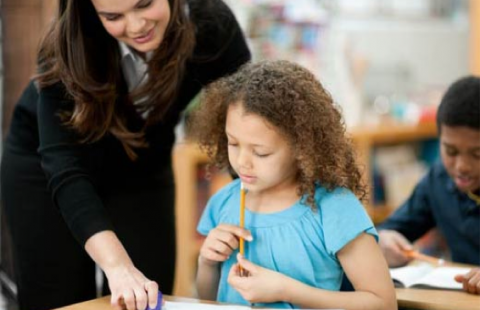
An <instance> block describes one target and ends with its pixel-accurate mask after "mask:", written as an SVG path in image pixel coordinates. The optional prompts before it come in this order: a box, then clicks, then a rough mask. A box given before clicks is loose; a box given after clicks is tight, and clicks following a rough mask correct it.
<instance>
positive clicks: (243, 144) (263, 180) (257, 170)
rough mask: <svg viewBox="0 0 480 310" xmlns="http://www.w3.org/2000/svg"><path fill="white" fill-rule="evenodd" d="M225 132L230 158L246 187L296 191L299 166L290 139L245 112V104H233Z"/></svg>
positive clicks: (263, 121)
mask: <svg viewBox="0 0 480 310" xmlns="http://www.w3.org/2000/svg"><path fill="white" fill-rule="evenodd" d="M226 134H227V138H228V158H229V161H230V164H231V166H232V167H233V169H234V170H235V172H236V173H237V174H238V175H239V177H240V178H241V180H242V182H243V183H244V185H245V187H246V189H247V190H249V191H251V192H271V191H276V190H290V189H292V190H295V191H296V181H295V177H296V173H297V166H296V161H295V159H294V155H293V152H292V149H291V147H290V145H289V143H288V142H287V140H286V139H285V138H284V137H283V136H282V135H280V134H279V132H278V130H276V129H275V128H274V127H273V125H271V124H269V123H267V122H266V121H265V120H264V119H263V118H262V117H260V116H258V115H255V114H245V110H244V108H243V104H242V103H235V104H233V105H230V107H229V108H228V112H227V121H226Z"/></svg>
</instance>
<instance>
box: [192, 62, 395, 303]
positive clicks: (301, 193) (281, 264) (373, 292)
mask: <svg viewBox="0 0 480 310" xmlns="http://www.w3.org/2000/svg"><path fill="white" fill-rule="evenodd" d="M189 127H190V131H191V135H192V137H193V138H194V139H196V140H198V141H199V143H200V145H201V146H202V147H203V148H205V149H206V151H207V152H208V154H209V155H210V156H211V157H212V158H213V159H214V160H215V163H216V164H217V165H218V166H219V167H220V168H225V167H228V166H229V165H230V166H231V168H233V170H234V171H235V172H236V173H237V174H238V176H239V177H240V179H238V180H235V181H233V182H232V183H231V184H229V185H227V186H226V187H225V188H223V189H222V190H221V191H219V192H218V193H217V194H216V195H214V196H213V197H212V198H211V199H210V201H209V203H208V205H207V207H206V209H205V211H204V213H203V215H202V217H201V220H200V223H199V225H198V231H199V232H200V233H201V234H203V235H205V236H207V237H206V240H205V241H204V243H203V246H202V248H201V250H200V256H199V259H198V264H199V266H198V274H197V289H198V293H199V297H200V298H202V299H216V300H218V301H223V302H231V303H243V304H248V303H255V305H256V306H260V307H272V308H342V309H369V310H374V309H384V310H386V309H389V310H390V309H396V308H397V306H396V300H395V291H394V288H393V283H392V280H391V279H390V276H389V272H388V267H387V264H386V262H385V260H384V258H383V256H382V254H381V251H380V249H379V247H378V245H377V243H376V239H377V234H376V231H375V228H374V227H373V224H372V222H371V221H370V219H369V217H368V215H367V214H366V212H365V210H364V208H363V207H362V205H361V204H360V202H359V200H358V199H357V198H356V197H355V194H357V195H358V196H359V197H360V198H362V197H364V195H365V188H364V185H363V184H362V183H361V175H360V171H359V169H358V167H357V165H356V163H355V159H354V158H355V156H354V152H353V149H352V146H351V143H350V142H349V140H348V139H347V138H346V137H345V129H344V125H343V122H342V119H341V115H340V112H339V111H338V110H337V108H336V107H335V106H334V104H333V102H332V98H331V97H330V96H329V95H328V94H327V93H326V91H325V90H324V89H323V87H322V85H321V84H320V83H319V82H318V81H317V80H316V79H315V77H314V76H313V74H311V73H310V72H309V71H307V70H306V69H304V68H302V67H300V66H298V65H295V64H293V63H290V62H287V61H275V62H261V63H257V64H248V65H246V66H244V67H243V68H242V69H241V70H239V71H238V72H237V73H236V74H233V75H231V76H229V77H227V78H223V79H221V80H219V81H217V82H215V83H213V84H212V85H210V86H209V87H208V88H207V90H206V92H205V95H204V98H203V102H202V104H201V106H200V107H199V109H198V110H197V111H195V113H194V115H193V116H192V117H191V120H190V121H189ZM241 183H242V184H243V185H244V186H245V188H246V190H247V191H248V192H247V195H246V202H245V205H246V211H245V212H246V214H245V229H243V228H240V227H239V226H238V225H239V208H240V207H239V206H240V202H239V200H240V186H241ZM239 238H244V239H246V240H248V241H250V242H249V243H247V245H246V250H245V257H242V256H240V255H238V254H237V248H238V245H239V240H238V239H239ZM240 266H241V268H242V269H243V270H244V271H246V273H247V276H242V275H243V274H241V273H240ZM344 274H346V275H347V276H348V278H349V279H350V281H351V282H352V284H353V286H354V288H355V291H354V292H339V289H340V285H341V282H342V278H343V276H344Z"/></svg>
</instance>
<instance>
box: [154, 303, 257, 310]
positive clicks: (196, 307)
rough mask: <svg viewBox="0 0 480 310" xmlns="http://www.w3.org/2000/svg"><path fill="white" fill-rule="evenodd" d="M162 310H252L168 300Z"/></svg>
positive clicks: (241, 307) (249, 309) (240, 307)
mask: <svg viewBox="0 0 480 310" xmlns="http://www.w3.org/2000/svg"><path fill="white" fill-rule="evenodd" d="M162 310H251V308H250V307H243V306H230V305H213V304H212V305H210V304H196V303H189V302H175V301H166V302H165V305H163V307H162Z"/></svg>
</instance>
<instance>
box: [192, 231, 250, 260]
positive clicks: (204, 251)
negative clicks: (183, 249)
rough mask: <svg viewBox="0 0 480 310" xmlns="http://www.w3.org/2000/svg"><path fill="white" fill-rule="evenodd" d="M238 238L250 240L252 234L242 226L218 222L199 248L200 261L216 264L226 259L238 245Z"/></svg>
mask: <svg viewBox="0 0 480 310" xmlns="http://www.w3.org/2000/svg"><path fill="white" fill-rule="evenodd" d="M239 238H244V239H245V240H247V241H252V240H253V238H252V235H251V234H250V232H249V231H248V230H246V229H244V228H240V227H238V226H234V225H227V224H220V225H218V226H217V227H215V228H214V229H212V230H211V231H210V233H209V234H208V236H207V239H205V241H204V242H203V245H202V248H201V249H200V257H199V261H200V263H205V264H207V265H216V264H218V263H219V262H223V261H226V260H227V259H228V258H229V257H230V255H231V254H232V252H233V251H234V250H236V249H237V248H238V246H239Z"/></svg>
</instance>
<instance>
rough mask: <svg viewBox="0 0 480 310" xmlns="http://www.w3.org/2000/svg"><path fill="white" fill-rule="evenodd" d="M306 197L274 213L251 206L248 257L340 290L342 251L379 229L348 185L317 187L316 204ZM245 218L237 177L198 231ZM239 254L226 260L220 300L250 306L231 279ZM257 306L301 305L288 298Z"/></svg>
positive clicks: (207, 211)
mask: <svg viewBox="0 0 480 310" xmlns="http://www.w3.org/2000/svg"><path fill="white" fill-rule="evenodd" d="M304 198H305V197H304ZM304 198H302V199H300V200H299V201H298V202H297V203H295V204H294V205H293V206H291V207H289V208H287V209H285V210H283V211H280V212H275V213H268V214H264V213H255V212H251V211H249V210H248V209H247V208H248V205H247V206H246V208H245V228H246V229H248V230H249V231H250V232H251V234H252V236H253V241H251V242H248V241H246V242H245V257H246V258H247V259H248V260H250V261H251V262H253V263H254V264H256V265H259V266H261V267H264V268H268V269H271V270H275V271H278V272H280V273H282V274H285V275H287V276H289V277H291V278H294V279H297V280H298V281H301V282H303V283H305V284H307V285H310V286H313V287H317V288H321V289H326V290H332V291H338V290H339V289H340V285H341V283H342V278H343V269H342V266H341V265H340V262H339V260H338V259H337V256H336V254H337V252H338V251H339V250H341V249H342V248H343V247H344V246H345V245H346V244H348V243H349V242H350V241H352V240H353V239H355V238H356V237H357V236H359V235H360V234H361V233H363V232H366V233H368V234H370V235H373V236H374V237H375V239H377V240H378V236H377V232H376V230H375V228H374V226H373V223H372V221H371V220H370V218H369V216H368V215H367V213H366V212H365V209H364V207H363V206H362V204H361V203H360V201H359V200H358V199H357V198H356V197H355V195H354V194H353V193H352V192H351V191H349V190H348V189H344V188H338V189H335V190H333V191H330V192H328V191H327V190H326V189H325V188H323V187H321V186H317V188H316V192H315V202H316V207H317V208H316V209H312V208H311V207H310V206H309V205H307V204H304V203H303V202H304V200H305V199H304ZM239 221H240V180H238V179H237V180H234V181H232V182H231V183H230V184H228V185H227V186H225V187H224V188H222V189H221V190H220V191H219V192H218V193H216V194H215V195H214V196H213V197H212V198H211V199H210V200H209V202H208V204H207V206H206V208H205V211H204V212H203V215H202V217H201V219H200V222H199V224H198V227H197V230H198V232H199V233H200V234H202V235H205V236H206V235H208V233H209V232H210V230H212V229H213V228H215V227H217V226H218V225H219V224H222V223H223V224H231V225H237V226H238V225H239ZM237 253H238V250H237V251H235V252H234V253H232V255H231V256H230V257H229V259H228V260H226V261H225V262H223V263H222V265H221V276H220V283H219V288H218V294H217V301H221V302H229V303H236V304H246V305H248V304H249V303H248V302H247V301H246V300H245V299H243V298H242V296H241V295H240V294H239V293H238V292H237V291H236V290H235V289H234V288H233V287H231V286H230V285H229V284H228V282H227V278H228V273H229V271H230V268H231V267H232V266H233V265H234V264H235V263H236V254H237ZM255 306H260V307H269V308H285V309H291V308H298V306H295V305H292V304H289V303H286V302H277V303H270V304H255Z"/></svg>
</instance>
